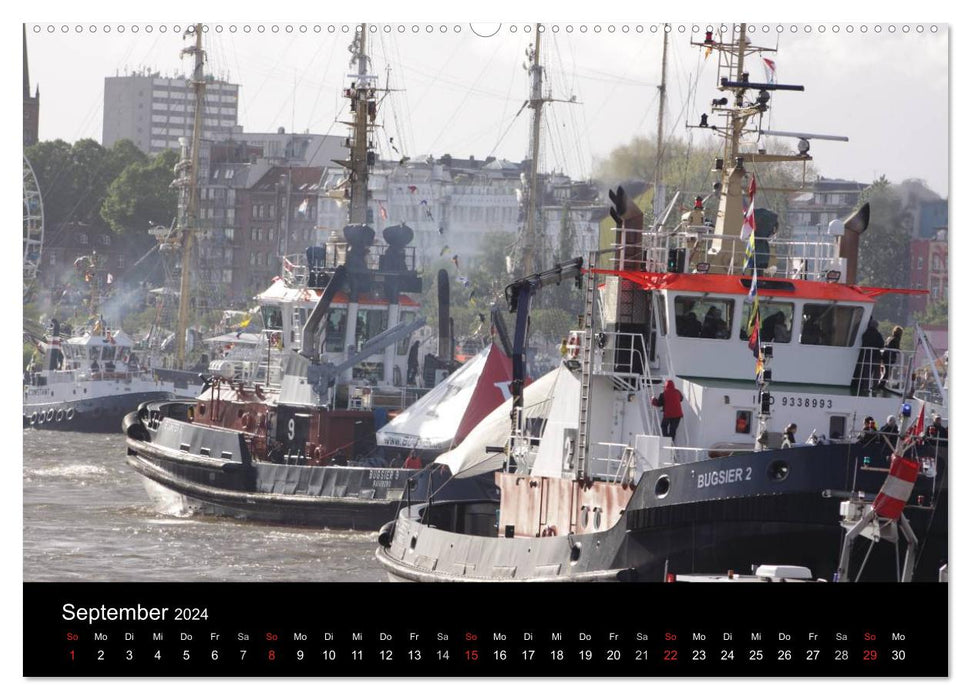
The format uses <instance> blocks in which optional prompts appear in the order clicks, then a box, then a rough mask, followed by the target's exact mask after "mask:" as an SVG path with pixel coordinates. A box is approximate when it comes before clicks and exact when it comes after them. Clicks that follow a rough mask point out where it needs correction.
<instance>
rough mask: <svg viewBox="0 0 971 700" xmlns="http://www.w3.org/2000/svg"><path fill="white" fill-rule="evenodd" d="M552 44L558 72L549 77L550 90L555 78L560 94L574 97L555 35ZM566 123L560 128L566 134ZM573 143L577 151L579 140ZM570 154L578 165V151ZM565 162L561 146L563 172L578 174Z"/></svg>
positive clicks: (565, 153) (564, 154) (577, 170)
mask: <svg viewBox="0 0 971 700" xmlns="http://www.w3.org/2000/svg"><path fill="white" fill-rule="evenodd" d="M552 44H553V53H554V54H555V57H556V62H557V65H558V66H559V72H558V73H556V74H554V75H551V76H550V78H551V80H550V85H551V89H552V85H553V82H554V80H553V79H554V78H555V80H556V82H557V83H562V87H561V88H560V89H561V91H562V94H563V95H564V96H566V95H567V94H569V95H574V96H575V94H576V93H575V92H574V91H572V90H570V89H569V88H568V87H567V85H566V81H565V79H564V76H565V75H566V69H565V68H564V66H563V52H562V51H561V50H560V45H559V41H558V39H557V38H556V35H555V34H554V35H553V42H552ZM573 80H574V83H575V81H576V76H575V75H574V76H573ZM565 109H566V110H567V112H568V114H569V115H570V117H569V118H571V119H572V117H573V110H572V109H569V107H565ZM550 111H551V112H552V111H553V110H552V109H551V110H550ZM566 121H567V120H566V119H564V120H563V124H562V127H563V129H564V131H567V132H568V131H569V129H568V128H567V125H566ZM558 126H559V125H558ZM557 133H560V131H559V129H557ZM561 138H562V139H563V140H565V138H566V134H565V133H564V134H562V136H561ZM573 143H575V144H577V148H578V149H579V144H580V140H579V139H575V140H574V141H573ZM572 153H573V154H575V155H576V160H577V165H578V164H579V161H580V155H579V152H578V150H574V151H572ZM567 160H568V159H567V152H566V147H565V146H563V169H564V171H565V172H579V170H580V168H579V167H578V168H577V169H575V170H574V169H573V168H572V167H571V165H570V164H569V163H568V162H567Z"/></svg>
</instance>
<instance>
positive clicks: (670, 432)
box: [651, 379, 684, 442]
mask: <svg viewBox="0 0 971 700" xmlns="http://www.w3.org/2000/svg"><path fill="white" fill-rule="evenodd" d="M682 401H684V396H683V395H682V394H681V392H680V391H678V389H677V387H675V386H674V382H673V381H672V380H670V379H669V380H668V381H667V383H666V384H665V385H664V391H662V392H661V393H660V394H659V395H658V396H656V397H655V398H653V399H651V405H652V406H659V407H661V409H663V411H662V414H661V415H662V416H663V417H662V419H661V435H663V436H664V437H669V438H671V442H674V438H675V437H676V436H677V434H678V426H679V425H680V424H681V419H682V418H683V417H684V411H682V410H681V402H682Z"/></svg>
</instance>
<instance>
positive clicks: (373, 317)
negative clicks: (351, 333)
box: [356, 309, 388, 349]
mask: <svg viewBox="0 0 971 700" xmlns="http://www.w3.org/2000/svg"><path fill="white" fill-rule="evenodd" d="M387 328H388V311H387V309H367V310H364V309H359V310H358V312H357V329H356V330H357V338H356V340H357V347H358V349H360V347H361V346H362V345H364V343H366V342H367V341H369V340H370V339H371V338H373V337H374V336H376V335H377V334H378V333H381V332H383V331H385V330H387Z"/></svg>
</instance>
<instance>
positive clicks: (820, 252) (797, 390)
mask: <svg viewBox="0 0 971 700" xmlns="http://www.w3.org/2000/svg"><path fill="white" fill-rule="evenodd" d="M699 46H701V47H702V48H703V49H704V50H706V51H718V52H719V53H720V54H721V58H720V61H719V73H720V75H719V78H720V80H719V83H718V85H719V88H720V89H721V90H723V91H725V92H726V93H728V94H727V99H720V100H716V101H715V102H714V105H715V111H716V113H721V114H722V115H723V116H724V117H725V127H724V128H723V129H719V133H721V134H722V135H723V136H724V137H725V140H726V147H725V154H724V157H719V158H718V159H716V162H715V170H716V172H718V174H719V177H720V182H719V183H718V184H717V185H716V188H715V189H716V194H717V200H718V202H717V203H718V209H717V216H716V217H715V220H714V224H713V225H712V224H711V223H710V222H708V221H706V220H705V217H704V201H703V200H702V198H700V197H699V198H698V199H697V200H696V202H695V206H694V208H693V209H691V210H689V211H688V212H687V213H686V214H685V216H684V217H683V219H682V221H681V222H680V223H679V224H678V225H677V226H676V227H674V228H673V229H672V228H667V229H665V228H664V227H663V218H662V219H661V220H660V221H659V222H658V223H656V224H655V225H654V226H652V227H649V228H645V226H644V221H643V214H642V212H641V211H640V210H639V209H638V208H637V206H636V205H635V204H634V203H633V201H632V200H631V199H630V198H629V197H628V196H627V194H626V193H625V192H624V190H623V189H622V188H619V189H618V190H617V192H611V193H610V196H611V201H612V202H613V204H614V207H613V208H612V210H611V215H612V217H613V218H614V221H615V224H616V229H615V234H614V236H615V237H614V240H613V242H612V246H611V247H610V248H609V249H607V250H605V251H597V252H594V253H593V254H592V255H591V257H590V258H589V259H588V260H587V263H586V265H585V266H584V267H583V269H582V272H577V273H576V275H579V277H580V278H581V279H582V280H583V284H584V288H585V309H584V313H583V323H582V326H581V328H580V330H578V331H576V332H575V333H574V334H572V335H571V339H570V343H569V345H568V354H567V358H566V359H565V360H564V362H563V364H562V365H561V366H560V367H559V368H558V369H556V370H554V372H552V373H551V374H550V375H547V376H546V377H543V378H540V379H539V380H537V381H536V382H535V383H534V384H533V385H531V386H530V387H528V388H526V389H525V390H524V389H523V387H522V382H521V379H522V376H523V374H522V366H523V359H522V352H523V347H524V345H523V342H522V338H521V335H520V329H525V328H526V327H527V325H528V315H529V306H530V303H531V300H532V298H533V295H534V294H535V293H537V292H538V291H539V289H540V288H541V287H542V286H544V285H545V284H547V283H548V282H549V281H550V279H552V278H560V277H563V276H564V275H565V274H566V268H565V267H563V268H561V269H559V270H554V271H550V272H548V273H544V274H542V275H538V276H531V277H527V278H524V279H521V280H519V281H516V282H514V283H513V284H511V285H510V286H509V287H507V289H506V297H507V299H508V300H509V301H510V310H513V311H515V312H516V313H517V339H516V342H515V343H514V347H513V382H512V393H513V398H512V399H511V400H510V401H508V402H506V404H505V405H503V406H502V407H500V408H498V409H496V410H495V411H494V412H493V413H492V414H490V415H489V416H488V417H487V418H486V419H484V420H483V421H482V423H481V424H480V425H479V426H477V427H476V428H475V429H473V431H472V432H471V433H470V434H469V436H468V437H466V439H465V441H464V442H463V443H462V444H461V445H460V446H459V447H458V448H456V449H453V450H451V451H449V452H446V453H444V454H443V455H441V456H439V458H438V459H437V463H439V464H441V465H443V466H445V467H447V468H448V469H449V471H450V472H451V473H452V474H453V478H454V480H455V481H461V480H462V479H463V478H466V477H469V476H473V475H477V474H482V473H489V472H493V474H494V478H495V482H496V485H497V486H498V488H499V490H500V494H501V495H500V507H499V513H498V516H497V518H495V519H494V520H492V521H489V520H487V519H484V518H481V517H467V516H470V515H476V514H477V513H478V511H479V510H481V509H482V508H483V507H486V506H487V505H488V504H486V503H481V504H473V503H461V504H438V503H428V504H420V505H412V506H411V507H409V508H403V509H402V511H401V512H400V513H399V515H398V517H397V518H396V519H395V520H394V521H391V522H389V523H388V524H386V525H385V527H384V528H382V531H381V534H380V536H379V546H378V549H377V551H376V555H377V558H378V560H379V562H380V563H381V565H382V566H383V567H384V568H385V569H386V571H387V572H388V575H389V577H390V578H391V579H393V580H405V581H510V582H528V581H617V580H638V581H659V582H660V581H662V580H664V579H665V576H666V574H667V573H668V572H672V571H675V572H677V571H728V570H735V571H745V570H748V567H749V566H750V565H751V563H752V562H758V561H762V562H765V561H770V562H771V561H784V562H787V563H790V564H792V565H794V566H800V567H805V568H806V569H808V570H810V571H812V572H814V574H815V575H817V576H820V577H823V578H826V579H828V580H840V581H858V580H877V581H908V580H938V577H939V570H940V567H941V565H942V564H944V565H946V562H947V441H946V438H944V437H942V436H945V435H946V432H944V430H943V429H942V427H941V426H943V425H944V423H945V422H946V419H947V412H946V389H945V388H944V387H943V386H940V385H939V386H937V387H936V389H937V391H936V392H935V393H934V396H929V395H926V394H925V395H923V397H924V398H916V397H915V396H914V387H913V379H912V377H913V374H914V372H913V370H914V369H916V367H917V365H916V364H915V362H917V361H920V360H919V358H918V355H919V353H920V350H921V348H918V353H914V354H910V353H906V352H903V351H896V352H895V353H893V354H883V355H881V354H880V353H878V352H876V351H873V350H871V349H870V348H869V347H867V346H866V344H864V342H863V335H864V333H865V332H866V330H868V329H869V324H870V320H871V318H872V314H873V310H874V305H875V302H876V301H877V300H878V299H879V298H880V297H881V296H882V295H885V294H892V293H920V292H915V291H911V290H894V289H877V288H871V287H865V286H860V285H859V284H857V281H856V256H857V244H858V236H859V235H860V234H862V233H863V232H864V231H865V229H866V227H867V222H868V216H869V210H868V208H867V206H864V207H862V208H861V209H860V210H859V211H857V212H856V213H854V214H853V215H852V216H850V217H848V218H847V219H846V220H845V221H842V222H836V224H837V225H835V226H833V225H831V229H830V231H831V233H833V234H835V237H834V238H833V241H832V242H831V243H828V244H824V245H820V246H819V247H818V248H817V249H816V250H815V251H813V254H812V255H808V256H807V255H805V254H804V253H805V251H799V253H800V254H799V255H798V256H797V255H794V254H793V252H794V251H792V249H790V248H788V246H791V245H792V244H791V243H786V242H783V241H776V240H774V239H773V235H774V234H775V233H776V228H777V217H776V216H775V215H774V214H773V213H772V212H769V211H767V210H762V209H756V208H755V197H756V191H757V190H756V184H755V183H756V180H757V175H758V168H759V165H760V164H762V163H768V162H779V161H791V162H806V161H809V160H810V159H811V158H810V156H809V154H808V143H807V141H808V138H809V137H807V136H806V135H803V136H801V137H800V141H801V143H800V147H799V152H798V153H797V154H789V155H786V154H777V155H773V154H766V153H765V151H764V150H757V151H755V152H748V151H743V149H742V148H741V145H740V144H741V141H742V137H743V135H744V136H746V137H750V136H752V135H753V134H755V133H756V132H757V131H758V130H759V129H760V127H761V120H762V116H763V114H765V112H766V111H767V109H768V104H769V102H770V99H771V93H772V92H773V91H774V90H781V89H801V87H799V86H784V85H779V84H775V83H771V84H768V83H755V82H752V81H750V79H749V75H748V73H747V72H746V71H745V69H744V61H745V58H746V57H747V56H749V55H751V54H752V53H754V52H758V51H762V50H768V49H760V48H759V47H756V46H753V45H752V44H751V43H750V42H749V40H748V39H747V37H746V34H745V25H744V24H742V25H740V26H739V27H737V28H736V29H735V30H733V35H732V36H731V38H729V37H724V39H723V38H721V37H719V38H716V37H715V36H713V34H712V33H711V32H709V33H707V35H706V37H705V39H704V41H702V42H699ZM753 93H754V94H753ZM706 122H707V115H705V116H704V117H703V119H702V123H703V126H708V125H707V124H706ZM709 128H712V127H709ZM815 138H819V137H815ZM746 191H747V192H748V201H747V202H745V201H744V200H743V192H746ZM672 208H673V203H672V206H671V207H669V210H670V209H672ZM569 267H570V270H573V269H575V268H576V267H578V265H576V264H571V265H570V266H569ZM571 276H573V273H572V272H571ZM917 336H918V338H920V337H921V334H920V333H918V334H917ZM923 350H925V351H928V352H929V349H928V348H923ZM920 357H923V355H920ZM753 364H754V365H755V371H754V376H755V377H756V379H755V381H753ZM935 376H936V375H935ZM659 405H660V406H661V407H662V408H661V409H660V410H661V411H663V414H661V415H659V414H658V411H659V408H658V406H659ZM932 412H936V413H937V415H938V417H937V418H936V419H934V422H935V424H936V425H937V426H938V428H937V429H936V432H925V425H926V424H927V423H929V422H930V418H929V416H930V414H931V413H932ZM888 414H889V415H892V416H893V417H894V418H895V421H887V423H888V424H887V425H886V426H884V428H882V429H880V430H878V429H877V427H876V424H875V422H874V421H873V419H872V416H880V417H882V416H888ZM510 415H511V416H512V420H511V421H510ZM662 418H663V419H662ZM868 419H869V420H868ZM894 423H895V425H894ZM783 426H784V427H783ZM679 428H680V430H679ZM799 434H801V435H803V436H805V435H807V434H808V435H809V436H810V439H809V440H808V441H807V443H808V444H806V443H803V442H802V441H801V440H800V439H799V438H798V437H797V435H799ZM860 538H864V539H868V540H869V543H867V544H868V546H865V547H864V546H856V547H854V544H858V543H859V541H860ZM901 549H905V550H906V551H905V552H901Z"/></svg>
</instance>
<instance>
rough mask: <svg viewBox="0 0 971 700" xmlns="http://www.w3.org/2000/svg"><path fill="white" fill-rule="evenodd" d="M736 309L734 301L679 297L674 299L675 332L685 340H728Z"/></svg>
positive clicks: (702, 297)
mask: <svg viewBox="0 0 971 700" xmlns="http://www.w3.org/2000/svg"><path fill="white" fill-rule="evenodd" d="M734 309H735V302H734V301H733V300H732V299H715V298H712V297H707V296H677V297H675V298H674V328H675V332H676V333H677V334H678V335H679V336H682V337H685V338H715V339H719V340H722V339H727V338H728V337H730V334H731V328H732V316H733V312H734Z"/></svg>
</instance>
